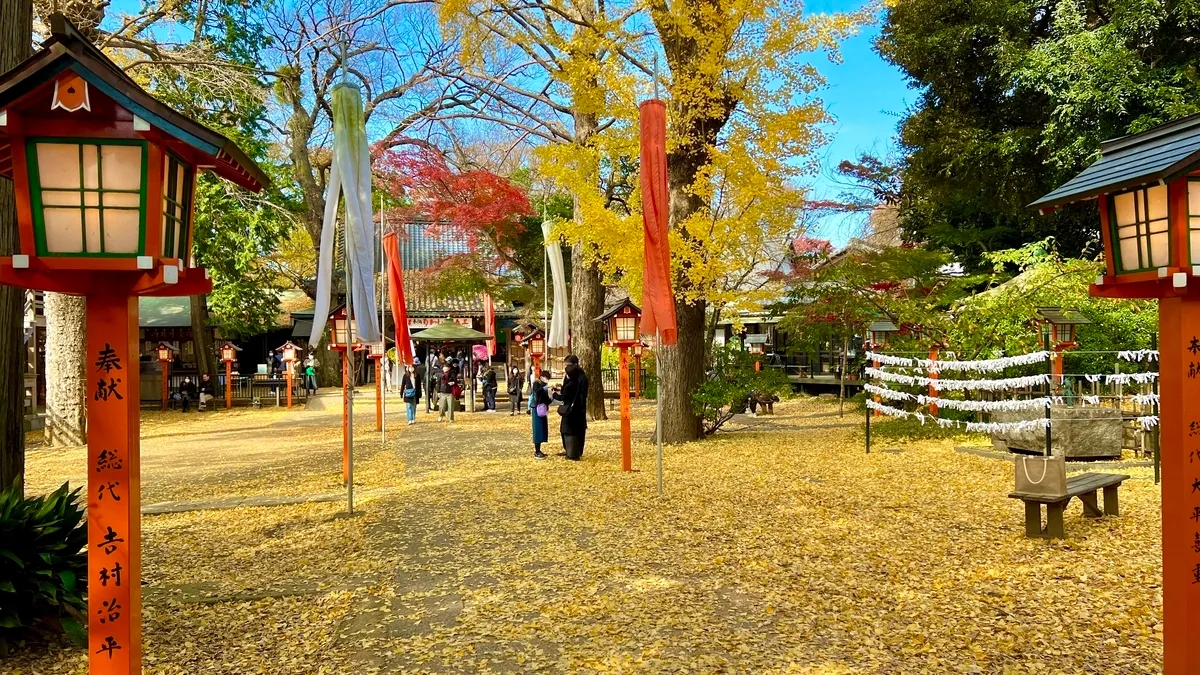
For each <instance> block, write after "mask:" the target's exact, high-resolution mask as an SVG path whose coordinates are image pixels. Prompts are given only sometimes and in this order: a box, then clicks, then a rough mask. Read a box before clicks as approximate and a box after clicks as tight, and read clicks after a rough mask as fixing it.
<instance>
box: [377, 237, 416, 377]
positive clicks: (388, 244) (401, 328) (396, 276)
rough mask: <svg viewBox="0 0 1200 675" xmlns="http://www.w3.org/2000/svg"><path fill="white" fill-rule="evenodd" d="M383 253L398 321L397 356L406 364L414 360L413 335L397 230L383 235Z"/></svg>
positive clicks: (393, 314) (393, 308)
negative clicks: (406, 304)
mask: <svg viewBox="0 0 1200 675" xmlns="http://www.w3.org/2000/svg"><path fill="white" fill-rule="evenodd" d="M383 253H384V255H386V256H387V260H388V295H389V296H390V297H391V300H392V320H393V321H395V323H396V358H397V360H399V361H400V363H403V364H404V365H406V366H407V365H410V364H411V363H412V362H413V352H412V336H411V335H409V333H408V309H407V308H406V307H405V306H404V268H403V267H402V266H401V265H400V239H399V237H397V236H396V233H395V232H389V233H387V234H385V235H384V236H383Z"/></svg>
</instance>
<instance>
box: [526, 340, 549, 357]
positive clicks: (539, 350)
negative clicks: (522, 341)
mask: <svg viewBox="0 0 1200 675" xmlns="http://www.w3.org/2000/svg"><path fill="white" fill-rule="evenodd" d="M529 351H530V352H531V353H534V354H545V353H546V341H545V340H543V339H541V338H534V339H533V340H531V341H530V343H529Z"/></svg>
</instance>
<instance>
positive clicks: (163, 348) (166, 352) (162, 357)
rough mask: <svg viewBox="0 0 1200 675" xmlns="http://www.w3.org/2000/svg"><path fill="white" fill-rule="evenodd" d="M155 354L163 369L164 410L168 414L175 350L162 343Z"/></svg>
mask: <svg viewBox="0 0 1200 675" xmlns="http://www.w3.org/2000/svg"><path fill="white" fill-rule="evenodd" d="M154 352H155V355H156V356H158V365H159V366H160V367H161V368H162V410H163V412H166V411H167V405H168V403H169V401H170V400H171V359H172V358H174V355H175V348H174V347H172V346H171V345H169V344H167V343H165V342H160V343H158V347H156V348H155V349H154Z"/></svg>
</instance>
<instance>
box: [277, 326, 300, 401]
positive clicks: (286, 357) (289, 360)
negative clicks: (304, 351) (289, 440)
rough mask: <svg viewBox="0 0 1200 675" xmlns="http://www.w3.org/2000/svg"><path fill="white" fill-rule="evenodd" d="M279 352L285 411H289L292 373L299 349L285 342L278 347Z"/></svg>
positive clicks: (292, 380)
mask: <svg viewBox="0 0 1200 675" xmlns="http://www.w3.org/2000/svg"><path fill="white" fill-rule="evenodd" d="M279 350H280V351H281V352H282V356H281V357H280V359H281V360H282V361H283V379H284V381H285V383H286V386H287V409H288V410H291V409H292V387H293V385H294V382H295V376H294V372H295V367H296V361H297V360H298V353H299V351H300V348H299V347H297V346H296V345H294V344H292V341H291V340H288V341H287V342H285V343H283V346H282V347H280V348H279Z"/></svg>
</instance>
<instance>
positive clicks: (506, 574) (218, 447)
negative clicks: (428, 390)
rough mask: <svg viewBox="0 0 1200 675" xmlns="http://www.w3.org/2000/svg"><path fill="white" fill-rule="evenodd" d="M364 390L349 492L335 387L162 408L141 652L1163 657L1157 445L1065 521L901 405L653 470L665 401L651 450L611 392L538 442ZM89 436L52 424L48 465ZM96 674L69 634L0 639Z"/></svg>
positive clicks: (812, 419) (439, 659) (964, 664)
mask: <svg viewBox="0 0 1200 675" xmlns="http://www.w3.org/2000/svg"><path fill="white" fill-rule="evenodd" d="M368 403H369V405H368ZM356 410H357V411H358V413H357V419H358V421H359V424H358V425H357V426H356V435H357V438H358V439H359V444H358V446H357V451H356V459H357V462H356V469H355V477H356V486H357V490H356V494H357V508H356V512H357V513H356V515H354V516H347V515H346V514H345V511H346V505H345V502H344V493H343V488H342V485H341V430H340V419H339V418H338V417H337V416H336V414H330V413H324V412H306V411H304V410H295V411H292V412H287V411H280V410H277V409H264V410H259V411H254V410H249V409H247V410H235V411H233V412H225V411H210V412H206V413H204V414H200V415H197V414H188V415H181V414H179V413H159V412H145V413H144V414H143V426H142V457H143V460H142V502H143V508H144V511H145V512H146V514H145V515H144V516H143V521H142V527H143V536H144V544H143V564H144V577H145V585H144V586H143V594H144V605H145V608H144V613H145V617H144V624H143V626H144V627H143V640H144V644H145V664H146V667H145V671H146V672H147V673H161V674H164V675H165V674H176V673H178V674H181V675H182V674H186V675H198V674H204V675H215V674H230V675H234V674H237V675H243V674H246V673H272V674H274V673H279V674H287V675H291V674H298V673H338V674H341V673H355V674H357V673H377V672H378V673H392V672H433V673H468V672H500V673H516V672H572V673H600V672H696V673H715V672H747V673H805V674H813V675H815V674H838V675H842V674H851V673H904V674H907V673H1106V674H1108V673H1137V674H1143V673H1157V672H1161V668H1162V667H1161V652H1162V640H1161V627H1160V622H1161V603H1162V596H1161V589H1160V583H1161V571H1160V560H1161V556H1160V550H1159V548H1160V520H1159V502H1160V500H1159V496H1158V495H1159V492H1158V488H1157V486H1155V485H1154V484H1153V482H1152V476H1151V471H1150V469H1148V468H1143V467H1134V468H1122V469H1121V473H1128V474H1130V475H1132V476H1133V479H1132V480H1130V481H1127V482H1126V483H1125V484H1124V486H1123V487H1122V488H1121V495H1120V499H1121V514H1122V515H1121V516H1119V517H1115V518H1103V519H1099V520H1086V521H1085V520H1084V519H1083V518H1082V512H1081V508H1080V506H1079V504H1078V502H1074V503H1073V504H1072V506H1071V508H1070V509H1069V511H1068V515H1067V522H1066V530H1067V538H1066V539H1065V540H1063V541H1058V542H1047V541H1042V540H1030V539H1026V538H1025V536H1024V521H1023V511H1022V505H1021V503H1020V502H1018V501H1014V500H1010V499H1007V498H1006V495H1007V493H1008V492H1009V491H1010V490H1011V489H1012V481H1013V468H1012V463H1011V461H1009V460H1005V459H1004V458H1002V457H1000V456H998V455H993V454H989V453H972V452H964V451H961V450H956V448H958V447H960V446H965V445H972V446H980V445H984V444H985V442H984V439H982V438H981V437H957V438H956V437H936V438H921V439H916V438H910V437H905V436H904V435H903V433H905V432H906V431H907V430H909V429H911V427H909V426H904V423H902V422H892V421H887V422H881V423H879V424H878V425H876V426H874V427H873V432H874V433H873V436H874V440H875V442H874V447H873V452H872V453H871V454H870V455H866V454H864V453H863V444H862V413H861V411H860V410H848V412H847V416H846V417H845V418H839V417H838V416H837V412H836V404H835V403H831V402H826V401H822V400H819V399H815V398H800V399H796V400H793V401H787V402H784V403H783V404H780V405H779V406H778V407H777V409H776V410H777V413H778V414H777V415H775V416H774V417H760V418H757V419H751V418H741V417H739V418H738V419H737V420H735V422H734V423H733V424H731V425H730V430H729V431H728V432H723V433H720V434H718V435H717V436H716V437H715V438H713V439H710V440H707V441H704V442H699V443H693V444H688V445H684V446H680V447H668V448H667V451H666V461H665V483H666V491H665V495H664V496H663V497H661V498H660V497H659V496H658V495H657V493H656V489H655V472H654V448H653V445H652V444H651V443H650V431H651V425H652V423H653V407H652V404H651V403H637V404H635V407H634V436H635V444H634V467H635V469H637V470H636V471H635V472H633V473H629V474H623V473H622V472H621V471H620V459H619V424H618V422H617V421H616V420H615V419H612V420H609V421H607V422H601V423H594V424H593V425H592V427H591V431H590V436H589V441H588V447H587V451H586V453H585V456H584V460H583V461H582V462H581V463H570V462H566V461H564V460H562V459H560V458H552V459H550V460H546V461H540V462H539V461H535V460H533V459H532V457H531V448H530V446H529V443H528V437H529V429H528V426H529V425H528V418H527V417H517V418H513V417H509V416H508V415H507V414H506V413H496V414H475V415H461V416H460V417H459V420H458V422H457V423H456V424H455V425H453V426H446V425H439V424H436V423H435V422H434V421H433V420H434V419H435V416H430V415H425V414H424V413H422V414H420V416H419V418H418V420H419V423H418V424H417V425H415V426H411V427H409V426H405V425H403V422H402V420H403V413H402V411H401V407H400V406H399V405H394V406H393V407H392V413H391V414H390V416H389V417H390V419H391V421H392V422H391V428H390V430H389V439H390V440H389V443H388V445H387V447H383V446H382V445H381V443H380V437H379V434H378V432H375V431H374V417H373V414H374V406H373V400H368V399H367V397H364V399H363V400H362V402H361V403H360V404H359V406H358V407H357V408H356ZM84 457H85V451H84V449H83V448H77V449H68V450H45V449H36V448H35V449H32V450H30V451H29V453H28V457H27V465H28V488H27V490H28V492H30V493H41V492H47V491H50V490H52V489H54V488H55V487H57V486H58V485H60V484H61V483H62V482H63V481H67V480H69V481H70V482H71V484H72V485H73V486H74V485H80V484H82V481H83V478H84ZM1086 468H1087V467H1080V470H1085V469H1086ZM306 500H308V501H306ZM289 502H295V503H289ZM264 503H274V504H277V505H269V506H259V505H245V504H264ZM239 504H242V505H240V506H239ZM191 509H196V510H191ZM85 672H86V657H85V654H84V651H83V650H82V649H79V648H75V647H72V646H70V645H68V644H61V645H51V646H46V645H38V646H31V647H28V648H26V649H25V650H24V651H20V652H18V654H17V655H16V656H10V657H9V658H8V659H6V661H5V662H0V674H5V675H7V674H18V673H19V674H21V675H31V674H38V675H49V674H51V673H80V674H82V673H85Z"/></svg>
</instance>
